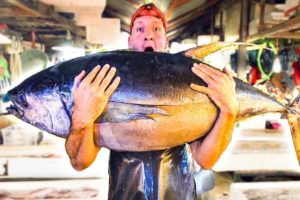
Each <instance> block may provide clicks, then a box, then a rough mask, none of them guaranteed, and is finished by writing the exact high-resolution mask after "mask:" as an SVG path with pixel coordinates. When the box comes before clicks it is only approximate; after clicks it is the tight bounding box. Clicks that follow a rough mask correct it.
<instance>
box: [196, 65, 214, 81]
mask: <svg viewBox="0 0 300 200" xmlns="http://www.w3.org/2000/svg"><path fill="white" fill-rule="evenodd" d="M192 71H193V73H194V74H196V75H197V76H198V77H200V78H201V79H202V80H203V81H204V82H206V83H207V84H208V85H209V84H212V83H213V82H214V80H213V79H212V78H211V76H210V75H209V74H207V73H205V72H204V71H202V70H201V69H199V68H196V67H192Z"/></svg>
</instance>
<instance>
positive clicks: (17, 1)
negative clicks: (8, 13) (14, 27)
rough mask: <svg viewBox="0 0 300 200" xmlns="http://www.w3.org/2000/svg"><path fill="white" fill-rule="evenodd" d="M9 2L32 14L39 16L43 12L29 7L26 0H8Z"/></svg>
mask: <svg viewBox="0 0 300 200" xmlns="http://www.w3.org/2000/svg"><path fill="white" fill-rule="evenodd" d="M6 1H7V2H8V3H10V4H11V5H13V6H15V7H18V8H20V9H21V10H24V11H26V12H27V13H30V14H31V15H32V16H35V17H39V16H41V15H42V14H41V13H39V12H38V11H36V10H35V9H33V8H30V7H28V6H27V5H26V4H24V2H22V1H19V0H6Z"/></svg>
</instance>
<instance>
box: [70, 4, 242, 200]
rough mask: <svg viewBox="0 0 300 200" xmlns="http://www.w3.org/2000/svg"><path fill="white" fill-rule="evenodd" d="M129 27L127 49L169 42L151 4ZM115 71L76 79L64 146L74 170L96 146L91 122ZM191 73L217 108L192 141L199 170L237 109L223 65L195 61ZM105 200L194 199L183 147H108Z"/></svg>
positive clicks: (222, 144) (213, 155)
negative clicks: (139, 149) (133, 149)
mask: <svg viewBox="0 0 300 200" xmlns="http://www.w3.org/2000/svg"><path fill="white" fill-rule="evenodd" d="M130 30H131V34H130V37H129V40H128V44H129V48H130V49H134V50H137V51H156V52H159V51H165V49H166V48H167V46H168V38H167V37H166V20H165V18H164V16H163V14H162V13H161V12H160V11H159V10H158V9H157V8H156V7H155V6H154V5H153V4H147V5H144V6H142V7H140V8H139V9H138V11H137V12H136V13H135V14H134V15H133V17H132V21H131V26H130ZM137 67H138V66H137ZM115 71H116V69H115V68H113V67H112V68H110V67H109V66H108V65H105V66H103V67H102V68H100V67H99V66H97V67H95V68H94V69H93V70H92V72H90V73H89V74H88V75H87V76H86V77H85V78H83V77H84V75H85V72H82V73H81V74H79V75H78V76H77V77H76V78H75V82H74V91H73V97H74V111H73V114H72V126H71V131H70V134H69V137H68V138H67V140H66V150H67V153H68V155H69V157H70V160H71V164H72V166H73V167H74V168H75V169H77V170H83V169H85V168H86V167H88V166H89V165H90V164H91V163H92V162H93V161H94V159H95V158H96V156H97V153H98V152H99V150H100V147H98V146H96V145H95V144H94V139H93V137H94V136H93V128H94V127H93V123H94V121H95V120H96V118H97V117H98V116H99V115H100V114H101V113H102V112H103V109H104V108H105V106H106V105H107V102H108V99H109V97H110V95H111V94H112V93H113V92H114V91H115V90H116V88H117V86H118V84H119V82H120V78H118V77H117V78H116V79H114V80H113V76H114V74H115ZM192 71H193V72H194V73H195V74H196V75H197V76H199V77H200V78H202V79H203V80H204V81H205V82H206V83H207V84H208V87H201V86H199V85H195V84H191V88H192V89H194V90H196V91H199V92H203V93H205V94H207V95H208V96H209V97H210V98H211V99H212V101H213V102H214V103H215V104H216V105H217V106H218V107H219V109H220V114H219V117H218V119H217V121H216V123H215V125H214V127H213V128H212V129H211V131H210V133H209V134H208V135H207V136H206V137H205V138H204V139H200V140H198V141H195V142H192V143H191V144H190V147H191V152H192V155H193V158H194V159H195V161H196V162H197V163H198V164H199V165H200V166H201V167H202V168H204V169H210V168H212V166H213V165H214V164H215V162H216V161H217V160H218V158H219V157H220V155H221V154H222V152H223V151H224V150H225V148H226V147H227V145H228V143H229V141H230V138H231V133H232V130H233V126H234V121H235V117H236V113H237V111H238V107H239V105H238V101H237V98H236V95H235V83H234V81H233V77H232V76H231V74H230V73H229V71H228V70H227V69H224V73H222V72H220V71H217V70H214V69H211V68H209V67H207V66H206V65H202V64H199V65H198V64H194V66H193V67H192ZM110 82H112V83H110ZM81 102H85V103H81ZM100 134H101V133H100ZM109 199H196V194H195V182H194V179H193V174H192V170H191V168H190V166H189V159H188V155H187V152H186V145H181V146H178V147H173V148H169V149H166V150H160V151H151V152H115V151H111V154H110V186H109Z"/></svg>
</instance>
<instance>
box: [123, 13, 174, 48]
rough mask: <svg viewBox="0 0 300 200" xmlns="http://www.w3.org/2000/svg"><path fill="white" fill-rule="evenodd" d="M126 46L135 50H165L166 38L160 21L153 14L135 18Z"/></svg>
mask: <svg viewBox="0 0 300 200" xmlns="http://www.w3.org/2000/svg"><path fill="white" fill-rule="evenodd" d="M128 46H129V48H130V49H134V50H137V51H156V52H162V51H165V50H166V49H167V46H168V38H167V36H166V31H165V29H164V26H163V23H162V21H161V20H160V19H159V18H156V17H153V16H142V17H138V18H136V20H135V21H134V23H133V27H132V32H131V35H130V37H129V39H128Z"/></svg>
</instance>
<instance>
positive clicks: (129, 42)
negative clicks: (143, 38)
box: [128, 35, 132, 49]
mask: <svg viewBox="0 0 300 200" xmlns="http://www.w3.org/2000/svg"><path fill="white" fill-rule="evenodd" d="M131 47H132V38H131V35H130V36H129V37H128V48H129V49H131Z"/></svg>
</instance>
